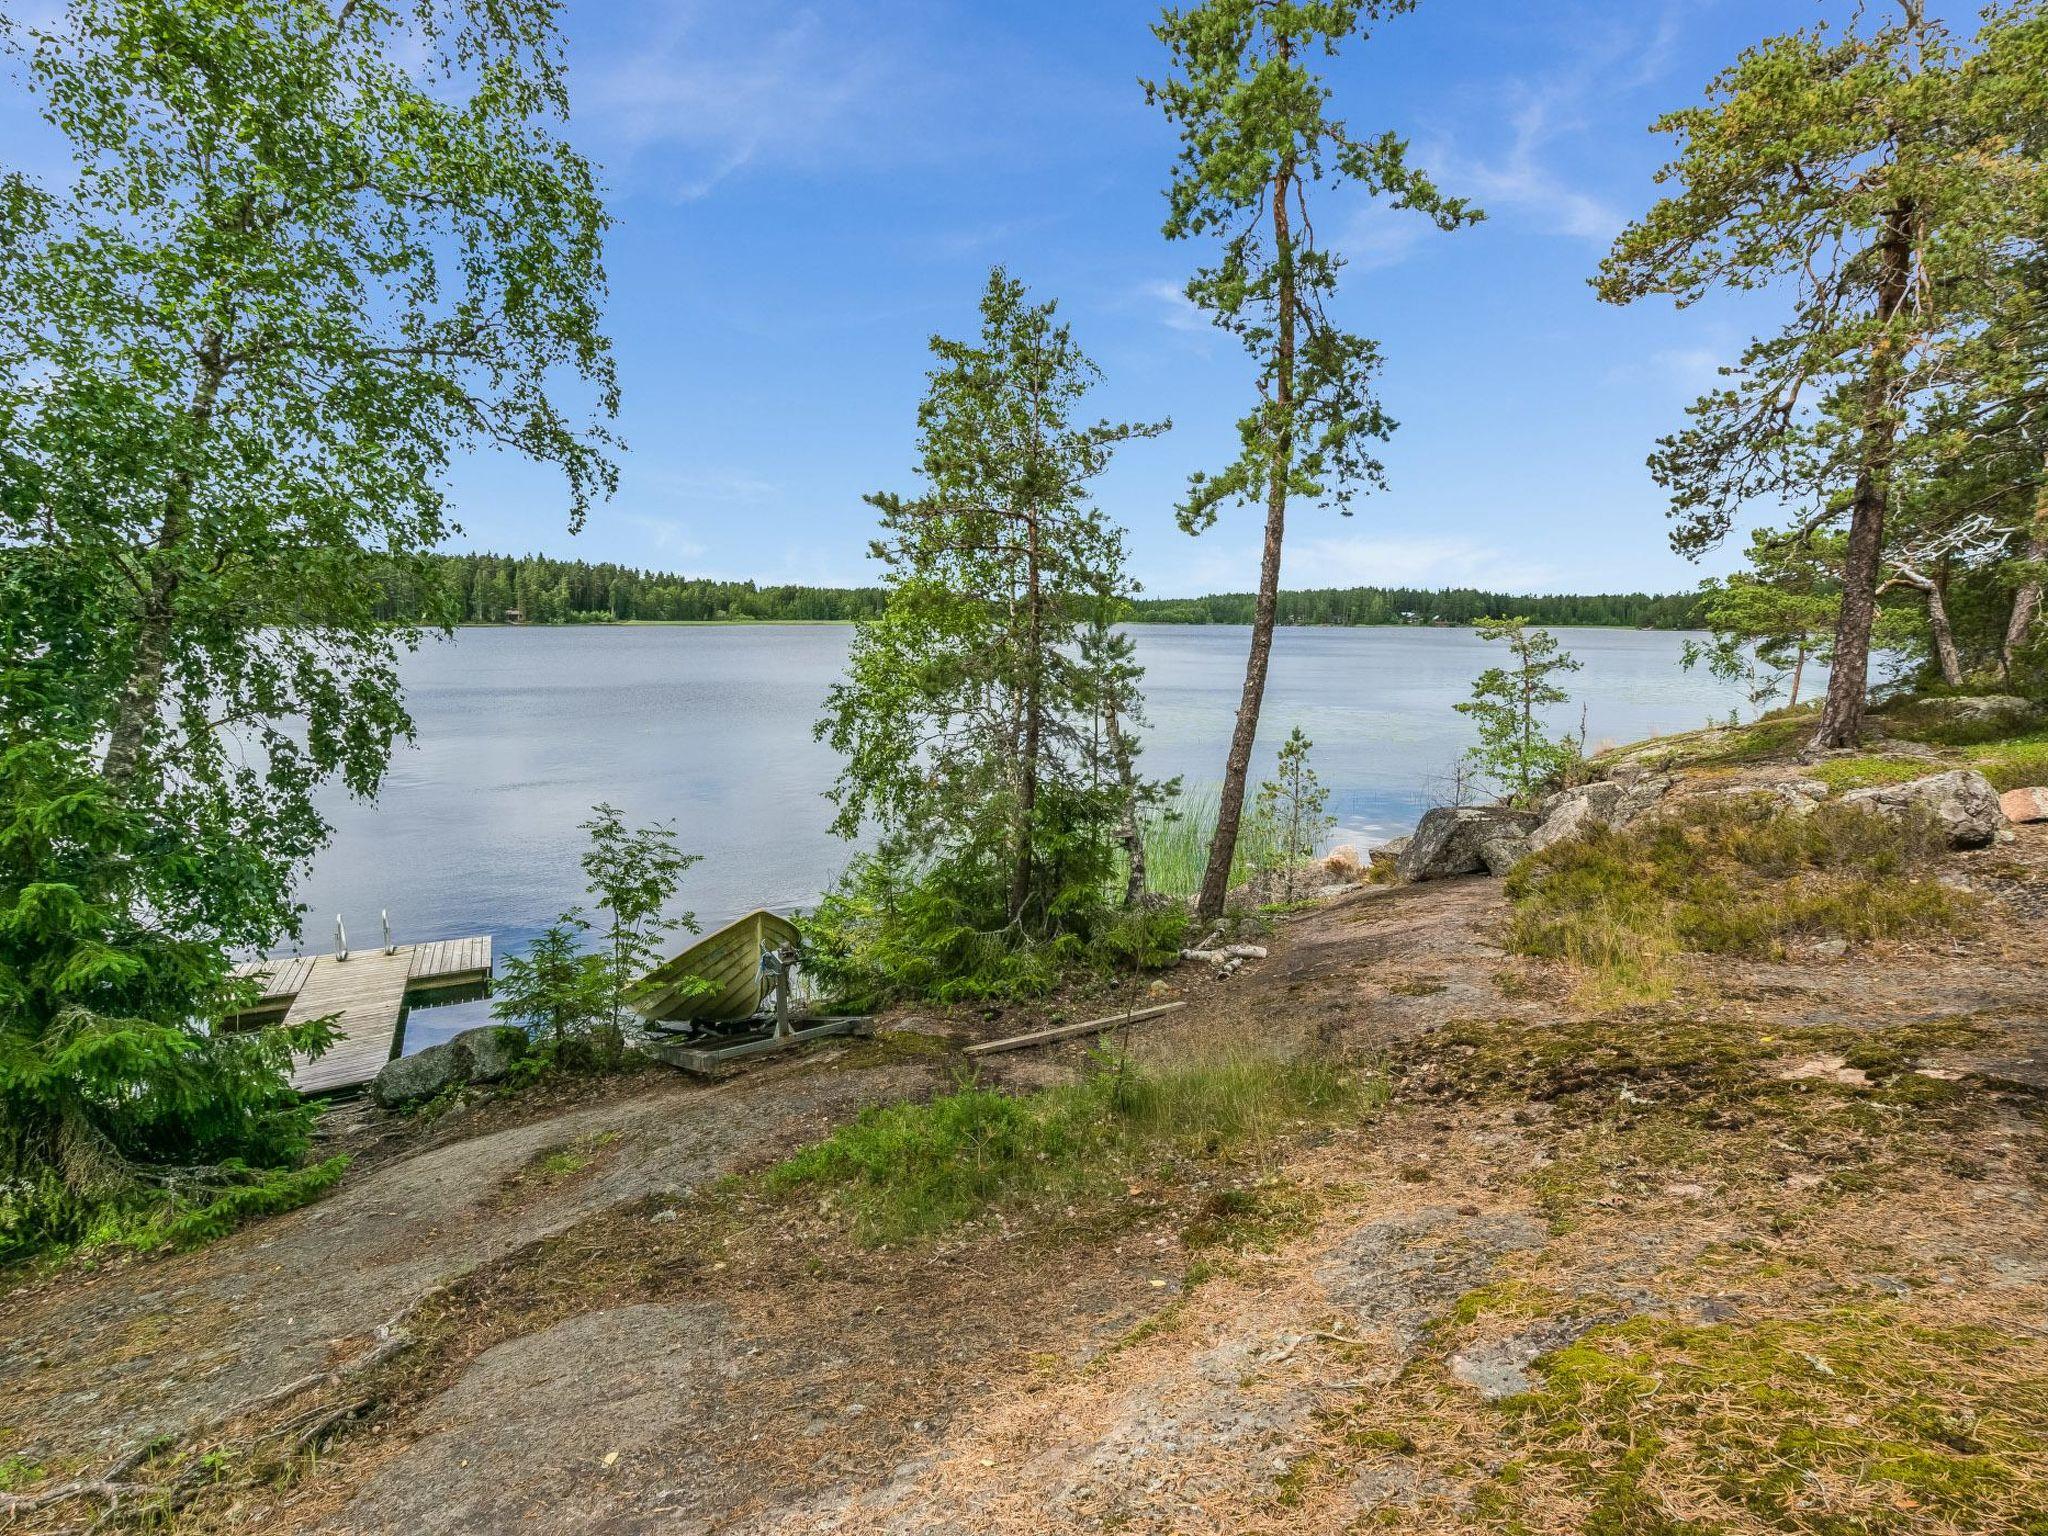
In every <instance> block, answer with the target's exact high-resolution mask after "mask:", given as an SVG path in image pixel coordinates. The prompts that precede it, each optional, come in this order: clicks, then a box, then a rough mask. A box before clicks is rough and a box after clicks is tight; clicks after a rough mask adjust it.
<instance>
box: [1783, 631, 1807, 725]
mask: <svg viewBox="0 0 2048 1536" xmlns="http://www.w3.org/2000/svg"><path fill="white" fill-rule="evenodd" d="M1805 675H1806V642H1805V641H1804V640H1801V641H1800V642H1799V654H1798V655H1797V656H1796V657H1794V658H1793V661H1792V697H1791V699H1790V701H1789V702H1787V704H1786V705H1785V707H1786V708H1787V709H1797V708H1798V707H1799V680H1800V678H1802V677H1804V676H1805Z"/></svg>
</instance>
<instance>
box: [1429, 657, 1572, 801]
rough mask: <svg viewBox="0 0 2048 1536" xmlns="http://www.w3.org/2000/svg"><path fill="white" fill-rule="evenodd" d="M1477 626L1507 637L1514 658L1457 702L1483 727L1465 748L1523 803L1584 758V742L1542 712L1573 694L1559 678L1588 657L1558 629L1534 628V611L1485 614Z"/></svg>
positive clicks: (1487, 773) (1458, 707)
mask: <svg viewBox="0 0 2048 1536" xmlns="http://www.w3.org/2000/svg"><path fill="white" fill-rule="evenodd" d="M1475 628H1476V629H1477V630H1478V633H1479V638H1480V639H1482V640H1485V641H1488V642H1489V643H1495V644H1503V645H1506V646H1507V648H1508V653H1509V655H1510V656H1511V657H1512V658H1513V662H1512V665H1510V666H1507V667H1488V668H1487V669H1486V670H1485V671H1484V672H1482V673H1480V674H1479V676H1478V678H1477V679H1476V680H1475V681H1474V682H1473V684H1472V697H1471V698H1470V699H1469V700H1467V701H1466V702H1465V703H1463V704H1458V705H1454V706H1453V708H1455V709H1456V710H1457V711H1458V713H1459V714H1461V715H1467V716H1469V717H1470V718H1471V719H1472V720H1473V721H1474V722H1476V723H1477V725H1478V727H1479V740H1478V742H1477V743H1476V744H1475V745H1473V746H1472V747H1470V748H1468V749H1467V750H1466V753H1465V756H1466V758H1467V759H1468V760H1469V761H1470V762H1471V763H1472V765H1473V767H1474V768H1476V769H1477V770H1478V771H1479V772H1480V773H1482V774H1484V775H1485V776H1486V777H1488V778H1490V779H1492V780H1493V781H1494V782H1495V783H1496V784H1498V785H1500V786H1501V787H1502V788H1503V789H1505V790H1507V792H1508V795H1509V798H1510V799H1512V800H1513V801H1514V802H1515V803H1516V804H1518V805H1526V804H1528V803H1529V801H1530V799H1531V798H1532V797H1533V794H1534V791H1535V790H1536V789H1537V788H1538V787H1539V786H1540V785H1542V784H1543V783H1544V782H1545V781H1546V780H1547V779H1550V778H1552V777H1554V776H1556V775H1558V774H1560V773H1562V772H1563V771H1565V770H1566V769H1568V768H1569V767H1570V766H1571V765H1572V764H1573V763H1575V762H1577V761H1578V757H1579V744H1578V743H1577V742H1576V741H1574V740H1573V739H1572V738H1571V737H1569V736H1565V737H1554V736H1552V735H1550V734H1549V732H1547V731H1546V730H1545V729H1544V727H1543V723H1542V721H1540V720H1539V719H1537V717H1536V712H1537V711H1538V710H1541V709H1549V708H1551V707H1553V706H1555V705H1559V704H1563V703H1566V702H1568V701H1569V700H1570V698H1571V695H1570V694H1568V693H1566V692H1565V690H1564V689H1562V688H1560V687H1559V686H1558V685H1557V684H1556V683H1555V682H1553V681H1552V680H1551V679H1552V678H1553V677H1555V676H1556V675H1557V674H1558V673H1560V672H1576V671H1578V670H1579V668H1580V663H1579V662H1578V661H1577V660H1575V659H1574V658H1573V657H1572V655H1571V654H1570V652H1568V651H1563V650H1560V649H1558V644H1557V637H1556V636H1555V635H1552V634H1551V633H1550V632H1549V631H1548V630H1542V629H1531V628H1530V627H1529V621H1528V620H1527V619H1481V620H1480V621H1479V623H1478V624H1477V625H1476V626H1475Z"/></svg>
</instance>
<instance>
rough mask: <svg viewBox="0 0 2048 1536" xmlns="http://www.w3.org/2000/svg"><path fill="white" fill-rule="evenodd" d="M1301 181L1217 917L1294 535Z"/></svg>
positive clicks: (1279, 240) (1205, 908)
mask: <svg viewBox="0 0 2048 1536" xmlns="http://www.w3.org/2000/svg"><path fill="white" fill-rule="evenodd" d="M1293 186H1294V162H1293V161H1292V160H1287V161H1283V162H1282V163H1281V166H1280V169H1279V171H1278V172H1277V173H1276V174H1275V175H1274V177H1273V259H1274V261H1275V262H1276V263H1277V264H1278V266H1279V269H1280V280H1279V306H1280V314H1279V334H1278V336H1277V337H1276V339H1275V342H1274V348H1275V350H1274V369H1273V372H1274V381H1273V390H1274V400H1273V421H1274V430H1273V447H1272V457H1271V460H1270V462H1269V465H1268V473H1267V479H1266V547H1265V551H1264V553H1263V554H1262V555H1261V556H1260V559H1259V591H1258V596H1257V597H1256V598H1255V599H1254V600H1253V603H1252V643H1251V650H1250V652H1249V654H1247V655H1246V657H1245V664H1244V692H1243V694H1242V695H1240V696H1239V698H1238V701H1237V724H1236V726H1235V727H1234V728H1233V729H1232V730H1231V733H1230V755H1229V757H1228V758H1227V759H1226V760H1225V762H1224V765H1223V793H1222V795H1221V797H1220V799H1219V801H1218V803H1217V806H1216V831H1215V834H1214V835H1213V836H1212V837H1211V838H1210V839H1209V866H1208V868H1207V869H1206V870H1204V871H1203V873H1202V891H1201V895H1200V896H1199V897H1198V898H1197V900H1196V902H1195V917H1196V920H1197V921H1200V922H1212V921H1214V920H1215V919H1216V918H1218V917H1221V916H1222V915H1223V902H1224V898H1225V897H1227V896H1228V895H1229V894H1230V866H1231V862H1232V860H1233V859H1235V858H1236V856H1237V831H1238V824H1239V822H1240V821H1241V820H1242V819H1243V816H1244V788H1245V781H1246V779H1247V778H1249V777H1250V774H1251V767H1252V743H1253V742H1254V741H1256V740H1257V739H1258V734H1259V707H1260V705H1261V704H1262V703H1264V701H1265V697H1266V672H1267V669H1268V667H1269V666H1270V665H1271V662H1272V659H1273V615H1274V611H1275V609H1276V607H1277V605H1278V601H1279V594H1280V544H1281V540H1282V538H1283V537H1284V536H1285V534H1286V532H1287V482H1288V479H1289V477H1290V473H1291V471H1292V469H1293V464H1294V283H1295V275H1294V242H1293V236H1292V234H1291V232H1290V231H1289V229H1288V216H1287V198H1288V195H1289V193H1290V192H1291V191H1292V190H1293Z"/></svg>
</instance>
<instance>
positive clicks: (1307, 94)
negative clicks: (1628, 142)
mask: <svg viewBox="0 0 2048 1536" xmlns="http://www.w3.org/2000/svg"><path fill="white" fill-rule="evenodd" d="M1412 8H1413V0H1202V3H1201V4H1198V5H1195V6H1192V7H1190V8H1189V9H1187V10H1184V11H1183V10H1176V9H1172V8H1168V9H1167V10H1166V11H1165V12H1164V13H1163V15H1162V16H1161V18H1160V20H1159V22H1158V23H1157V25H1155V26H1154V28H1153V31H1154V32H1155V33H1156V34H1157V36H1158V37H1159V39H1160V41H1161V42H1163V43H1165V44H1166V47H1167V50H1168V52H1169V55H1170V57H1171V62H1172V68H1173V71H1174V72H1173V73H1172V74H1171V75H1169V77H1168V78H1166V79H1164V80H1160V81H1147V82H1145V96H1146V100H1147V101H1150V102H1153V103H1156V104H1157V105H1158V106H1159V107H1160V108H1161V109H1162V110H1163V111H1164V112H1165V114H1166V117H1167V120H1168V121H1169V122H1171V123H1173V124H1174V125H1175V126H1176V127H1177V128H1178V129H1179V130H1180V135H1181V149H1180V155H1179V158H1178V160H1177V162H1176V164H1175V167H1174V172H1173V179H1172V183H1171V185H1170V186H1169V187H1168V189H1167V203H1168V214H1167V220H1166V226H1165V234H1166V236H1167V238H1168V239H1170V240H1186V239H1195V238H1199V237H1202V236H1207V235H1213V236H1215V237H1216V238H1217V239H1218V240H1219V241H1220V242H1221V250H1220V252H1219V254H1218V258H1217V261H1216V263H1215V264H1214V265H1213V266H1208V267H1203V268H1201V269H1199V270H1198V271H1197V272H1196V273H1195V275H1194V277H1193V278H1191V279H1190V280H1189V282H1188V285H1187V297H1188V299H1189V301H1190V302H1191V303H1193V304H1194V305H1195V306H1196V307H1198V308H1200V309H1202V310H1204V311H1206V312H1207V313H1208V314H1209V316H1210V318H1211V320H1213V321H1214V323H1215V324H1216V325H1217V326H1218V327H1219V328H1221V329H1222V330H1224V331H1227V332H1228V333H1230V334H1231V335H1233V336H1235V337H1237V338H1238V340H1239V341H1240V342H1242V343H1243V344H1244V347H1245V349H1246V350H1247V351H1248V352H1250V353H1251V355H1252V356H1253V357H1254V358H1255V359H1257V363H1258V369H1257V379H1256V387H1257V391H1258V397H1259V399H1258V405H1257V406H1256V408H1254V409H1253V410H1252V411H1251V412H1249V413H1248V414H1247V415H1246V416H1245V417H1244V418H1243V420H1241V421H1240V422H1239V423H1238V436H1239V439H1240V441H1241V443H1242V445H1243V451H1242V452H1241V453H1240V454H1239V456H1238V458H1237V459H1236V460H1235V461H1234V462H1233V463H1231V464H1230V465H1229V466H1228V467H1226V468H1225V469H1223V470H1221V471H1220V472H1218V473H1216V474H1213V475H1211V474H1206V473H1197V474H1195V475H1194V476H1192V477H1191V478H1190V481H1189V484H1188V495H1187V499H1186V500H1185V501H1184V502H1182V504H1181V506H1180V508H1179V516H1180V523H1181V527H1182V528H1183V529H1185V530H1186V531H1187V532H1189V533H1199V532H1201V531H1202V530H1204V529H1206V528H1208V527H1209V526H1211V525H1212V524H1213V523H1214V522H1215V521H1216V518H1217V515H1218V511H1219V509H1220V508H1222V507H1223V506H1225V505H1226V504H1232V503H1244V504H1255V503H1258V502H1261V501H1263V503H1264V505H1265V513H1266V532H1265V548H1264V553H1263V555H1262V556H1261V559H1260V564H1259V588H1258V593H1257V597H1256V599H1255V602H1254V605H1253V609H1252V615H1251V624H1252V636H1251V648H1250V651H1249V653H1248V654H1247V656H1246V658H1245V677H1244V690H1243V693H1242V695H1241V697H1240V699H1239V702H1238V709H1237V722H1236V726H1235V728H1234V730H1233V731H1232V734H1231V738H1230V751H1229V756H1228V757H1227V758H1226V760H1225V763H1224V770H1223V788H1222V794H1221V797H1220V803H1219V805H1218V809H1217V817H1216V831H1215V835H1214V838H1213V839H1212V841H1211V844H1210V848H1209V861H1208V866H1207V869H1206V871H1205V873H1204V875H1203V878H1202V889H1201V894H1200V896H1199V897H1198V898H1197V902H1196V914H1197V916H1199V917H1200V918H1203V919H1205V920H1206V919H1211V918H1214V917H1216V916H1218V915H1219V914H1220V913H1221V912H1222V910H1223V900H1224V896H1225V894H1226V892H1227V891H1228V889H1229V886H1230V869H1231V863H1232V860H1233V858H1234V857H1235V854H1236V849H1237V834H1238V823H1239V820H1240V818H1241V817H1242V814H1243V810H1244V795H1245V783H1246V780H1247V778H1248V777H1249V775H1250V772H1251V760H1252V745H1253V743H1254V742H1255V741H1256V739H1257V737H1258V731H1259V710H1260V706H1261V704H1262V703H1263V701H1264V698H1265V691H1266V672H1267V669H1268V666H1269V664H1270V661H1271V657H1272V649H1273V626H1274V623H1275V610H1276V605H1277V600H1278V594H1279V591H1280V551H1281V544H1282V541H1283V538H1284V535H1285V532H1286V524H1287V504H1288V500H1289V498H1291V497H1304V498H1309V499H1327V500H1328V501H1330V502H1332V503H1334V504H1335V505H1336V506H1337V507H1338V508H1339V509H1340V510H1343V511H1345V512H1347V513H1348V512H1349V510H1350V507H1349V503H1350V501H1351V499H1352V498H1353V497H1354V496H1355V495H1356V494H1357V493H1358V491H1359V490H1360V489H1361V488H1362V487H1369V486H1377V485H1378V484H1380V483H1381V480H1382V469H1381V465H1380V462H1379V460H1378V459H1377V458H1376V457H1374V455H1373V452H1372V447H1371V445H1372V444H1373V443H1374V442H1375V441H1377V440H1379V439H1383V438H1385V437H1387V436H1388V435H1389V434H1390V433H1391V432H1392V431H1393V429H1394V423H1393V420H1392V418H1391V417H1389V416H1388V415H1387V413H1386V411H1385V410H1384V409H1383V408H1382V407H1381V405H1380V403H1379V401H1378V399H1376V398H1375V397H1374V395H1373V393H1372V382H1373V378H1374V376H1375V375H1376V374H1377V373H1378V372H1379V366H1380V354H1379V348H1378V346H1377V345H1376V344H1375V343H1373V342H1372V341H1370V340H1368V339H1367V338H1366V337H1363V336H1359V335H1356V334H1353V333H1352V332H1349V331H1345V330H1341V329H1339V328H1338V327H1337V326H1336V325H1335V324H1334V323H1333V322H1332V321H1331V319H1330V316H1329V313H1328V304H1329V301H1330V299H1331V298H1332V297H1333V296H1334V295H1335V294H1336V291H1337V274H1338V272H1339V270H1340V268H1341V266H1342V260H1341V258H1340V257H1338V256H1337V255H1336V254H1335V253H1333V252H1332V251H1330V250H1328V249H1326V248H1324V247H1323V246H1322V245H1321V244H1319V243H1318V240H1317V237H1316V232H1315V225H1314V224H1313V223H1312V222H1311V220H1310V217H1309V208H1308V189H1309V187H1310V186H1312V185H1327V186H1329V187H1330V188H1331V189H1332V190H1333V191H1334V189H1335V188H1336V187H1338V186H1341V185H1343V184H1345V183H1350V184H1351V185H1353V186H1356V187H1357V188H1359V189H1360V190H1361V191H1362V192H1364V193H1365V194H1366V195H1367V196H1369V197H1375V196H1378V197H1385V198H1387V199H1388V200H1389V201H1390V202H1391V204H1392V205H1393V206H1394V207H1396V208H1408V209H1414V210H1416V211H1417V212H1419V213H1421V214H1423V215H1425V216H1426V217H1428V218H1429V219H1431V220H1432V221H1433V222H1434V223H1436V224H1437V225H1438V226H1439V227H1440V228H1443V229H1453V228H1456V227H1457V226H1459V225H1461V224H1466V223H1470V222H1472V221H1473V220H1476V219H1477V218H1479V217H1480V215H1479V214H1478V213H1477V211H1476V210H1473V209H1471V208H1469V207H1468V206H1467V205H1466V204H1465V203H1463V202H1461V201H1460V200H1458V199H1456V198H1448V197H1445V196H1443V195H1442V194H1441V193H1439V192H1438V191H1437V189H1436V187H1435V186H1434V185H1433V184H1432V183H1431V182H1430V180H1429V178H1428V177H1426V176H1424V175H1423V174H1421V173H1420V172H1419V171H1417V170H1415V169H1414V168H1413V167H1411V166H1410V165H1409V164H1408V162H1407V146H1406V144H1404V143H1403V142H1402V141H1401V140H1400V139H1398V138H1396V137H1395V136H1394V135H1393V134H1391V133H1386V134H1381V135H1378V136H1376V137H1372V138H1364V139H1360V138H1355V137H1353V136H1352V133H1351V130H1350V129H1349V127H1348V126H1347V125H1346V124H1345V123H1344V122H1343V121H1342V120H1341V119H1339V118H1336V117H1334V116H1332V115H1331V114H1330V111H1329V105H1330V91H1329V88H1328V87H1327V86H1326V85H1325V84H1324V83H1323V81H1322V79H1321V77H1320V76H1319V75H1317V74H1316V73H1315V72H1314V71H1313V70H1312V69H1311V68H1310V67H1309V64H1308V61H1309V60H1310V59H1312V58H1313V57H1314V56H1315V55H1316V54H1319V53H1320V54H1322V55H1324V56H1333V55H1334V54H1335V53H1336V52H1337V50H1338V48H1339V46H1340V45H1341V44H1343V43H1346V42H1349V41H1351V40H1352V39H1353V38H1358V37H1363V36H1364V35H1365V34H1364V29H1365V25H1366V23H1368V22H1372V21H1377V20H1379V19H1381V18H1382V17H1385V16H1391V15H1396V14H1398V13H1400V12H1402V11H1406V10H1410V9H1412Z"/></svg>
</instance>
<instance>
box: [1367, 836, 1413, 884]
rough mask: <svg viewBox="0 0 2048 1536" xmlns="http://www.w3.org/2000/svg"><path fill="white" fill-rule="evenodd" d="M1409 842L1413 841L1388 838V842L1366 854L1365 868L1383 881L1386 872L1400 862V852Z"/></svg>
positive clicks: (1403, 838) (1404, 838)
mask: <svg viewBox="0 0 2048 1536" xmlns="http://www.w3.org/2000/svg"><path fill="white" fill-rule="evenodd" d="M1411 841H1413V839H1411V838H1406V837H1396V838H1390V839H1389V840H1388V841H1386V842H1384V843H1381V844H1380V845H1379V847H1377V848H1374V849H1371V850H1369V851H1368V852H1367V853H1366V856H1365V860H1366V867H1367V868H1368V869H1370V870H1373V871H1375V872H1377V878H1379V879H1381V880H1385V879H1386V878H1387V872H1390V871H1392V870H1393V869H1394V868H1395V866H1396V864H1397V863H1398V862H1399V860H1400V857H1401V851H1402V850H1403V849H1404V848H1406V847H1407V846H1408V844H1409V843H1410V842H1411Z"/></svg>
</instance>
